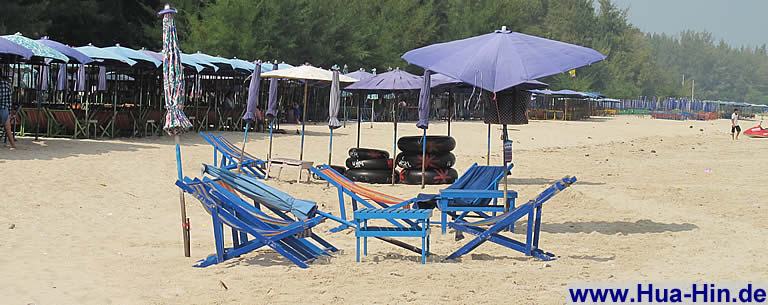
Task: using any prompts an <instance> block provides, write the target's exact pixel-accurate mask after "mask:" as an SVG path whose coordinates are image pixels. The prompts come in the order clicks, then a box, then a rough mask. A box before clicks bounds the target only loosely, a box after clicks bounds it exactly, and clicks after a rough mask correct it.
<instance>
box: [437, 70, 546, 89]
mask: <svg viewBox="0 0 768 305" xmlns="http://www.w3.org/2000/svg"><path fill="white" fill-rule="evenodd" d="M463 83H464V82H462V81H460V80H458V79H455V78H453V77H450V76H445V75H443V74H440V73H434V74H432V88H435V87H439V86H443V85H458V84H463ZM518 86H521V87H526V88H546V87H549V84H547V83H544V82H540V81H537V80H529V81H525V82H523V83H522V84H519V85H518Z"/></svg>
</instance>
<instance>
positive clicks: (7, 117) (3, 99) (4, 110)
mask: <svg viewBox="0 0 768 305" xmlns="http://www.w3.org/2000/svg"><path fill="white" fill-rule="evenodd" d="M12 96H13V85H11V80H10V79H9V77H8V76H6V75H1V74H0V125H2V126H3V127H4V129H5V135H6V137H7V138H8V144H9V145H10V147H11V150H14V149H16V140H15V139H14V138H13V130H12V129H11V107H12V105H13V104H12V103H11V98H12Z"/></svg>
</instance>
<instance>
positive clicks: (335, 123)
mask: <svg viewBox="0 0 768 305" xmlns="http://www.w3.org/2000/svg"><path fill="white" fill-rule="evenodd" d="M340 107H341V89H339V70H336V69H334V70H333V80H332V81H331V97H330V102H329V103H328V127H329V128H331V129H336V128H339V127H341V123H340V122H339V118H338V116H339V108H340Z"/></svg>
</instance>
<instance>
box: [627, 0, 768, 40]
mask: <svg viewBox="0 0 768 305" xmlns="http://www.w3.org/2000/svg"><path fill="white" fill-rule="evenodd" d="M613 2H614V3H616V4H617V5H619V6H620V7H624V8H627V7H628V8H629V21H630V22H632V24H634V25H636V26H637V27H639V28H640V29H641V30H643V31H645V32H650V33H668V34H677V33H680V32H681V31H683V30H688V29H690V30H699V31H702V30H706V31H708V32H711V33H712V34H713V36H714V38H715V39H716V40H720V39H724V40H725V41H726V42H728V43H730V44H731V45H734V46H741V45H747V46H757V45H762V44H768V33H766V29H768V18H766V14H768V0H613Z"/></svg>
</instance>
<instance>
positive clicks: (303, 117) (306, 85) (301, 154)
mask: <svg viewBox="0 0 768 305" xmlns="http://www.w3.org/2000/svg"><path fill="white" fill-rule="evenodd" d="M308 91H309V81H308V80H304V108H303V109H302V110H301V151H300V152H299V160H304V128H305V126H306V125H307V124H306V123H307V93H308Z"/></svg>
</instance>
